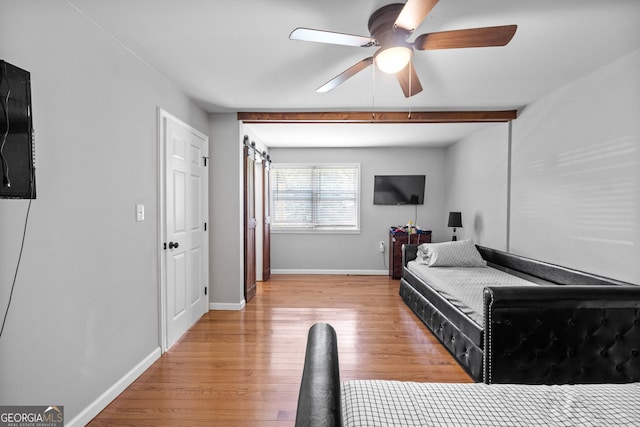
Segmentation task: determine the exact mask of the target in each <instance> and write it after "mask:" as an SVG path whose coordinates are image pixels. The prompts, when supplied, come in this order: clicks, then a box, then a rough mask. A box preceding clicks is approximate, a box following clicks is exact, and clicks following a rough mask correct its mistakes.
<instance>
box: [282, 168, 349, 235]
mask: <svg viewBox="0 0 640 427" xmlns="http://www.w3.org/2000/svg"><path fill="white" fill-rule="evenodd" d="M271 183H272V188H271V195H272V202H273V203H272V205H271V207H272V212H271V227H272V229H273V230H274V231H278V230H281V231H334V230H345V231H347V230H358V228H359V215H360V213H359V201H360V194H359V193H360V165H359V164H304V165H300V164H296V165H292V164H274V165H273V167H272V171H271Z"/></svg>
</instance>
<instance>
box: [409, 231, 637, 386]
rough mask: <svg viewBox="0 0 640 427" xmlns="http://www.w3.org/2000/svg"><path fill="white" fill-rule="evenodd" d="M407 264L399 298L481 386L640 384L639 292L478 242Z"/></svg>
mask: <svg viewBox="0 0 640 427" xmlns="http://www.w3.org/2000/svg"><path fill="white" fill-rule="evenodd" d="M421 247H422V248H426V249H425V250H423V251H421V250H420V249H421ZM429 251H431V255H429ZM421 252H422V254H421ZM434 254H435V255H437V256H436V257H435V259H434V257H433V255H434ZM425 257H427V258H428V259H426V260H425ZM403 264H404V266H405V267H404V269H403V275H402V279H401V280H400V289H399V293H400V296H401V297H402V299H403V300H404V302H405V303H406V304H407V306H408V307H409V308H411V310H412V311H413V312H414V313H415V314H416V316H417V317H418V318H419V319H420V320H421V321H422V322H423V323H424V324H425V325H426V326H427V328H428V329H429V330H431V332H432V333H433V334H434V335H435V336H436V337H437V338H438V339H439V340H440V341H441V342H442V344H443V345H444V346H445V348H447V350H449V352H450V353H451V354H452V356H453V357H454V358H455V359H456V361H457V362H458V363H459V364H460V365H461V366H462V367H463V368H464V369H465V370H466V371H467V373H468V374H469V375H470V376H471V377H472V378H473V379H474V380H475V381H476V382H480V381H483V382H485V383H486V384H495V383H523V384H575V383H604V382H613V383H627V382H637V381H640V357H638V352H639V351H640V286H636V285H633V284H629V283H624V282H620V281H617V280H614V279H610V278H605V277H601V276H597V275H593V274H589V273H585V272H582V271H577V270H574V269H570V268H566V267H561V266H557V265H553V264H549V263H544V262H540V261H536V260H533V259H529V258H525V257H521V256H516V255H513V254H509V253H506V252H502V251H498V250H494V249H490V248H486V247H482V246H476V245H474V244H473V242H471V241H470V240H467V241H459V242H446V243H437V244H430V245H420V246H418V245H404V247H403Z"/></svg>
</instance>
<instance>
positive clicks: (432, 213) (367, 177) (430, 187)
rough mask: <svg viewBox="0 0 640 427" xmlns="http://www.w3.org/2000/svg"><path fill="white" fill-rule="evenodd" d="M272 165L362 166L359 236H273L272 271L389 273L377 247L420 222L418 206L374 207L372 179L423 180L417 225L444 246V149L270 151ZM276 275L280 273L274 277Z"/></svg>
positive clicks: (276, 234)
mask: <svg viewBox="0 0 640 427" xmlns="http://www.w3.org/2000/svg"><path fill="white" fill-rule="evenodd" d="M269 153H270V155H271V159H272V160H273V162H274V163H312V162H318V163H360V168H361V170H360V173H361V176H360V180H361V184H360V190H361V198H360V200H361V207H360V221H361V226H360V228H361V232H360V233H359V234H308V233H307V234H283V233H272V235H271V268H272V270H280V271H281V270H289V271H291V270H294V271H306V272H332V271H333V272H347V271H349V272H362V273H365V272H366V273H380V274H384V273H385V272H386V271H388V270H387V269H388V254H387V253H385V254H384V256H383V255H382V254H380V252H378V242H379V241H380V240H382V241H384V242H385V246H388V239H389V237H388V236H389V227H390V226H392V225H404V224H406V223H407V222H408V221H409V220H411V221H414V220H415V219H416V207H415V206H379V205H374V204H373V177H374V175H403V174H409V175H411V174H425V175H426V177H427V179H426V189H425V203H424V205H419V206H417V224H418V225H419V226H421V227H422V228H425V229H431V230H432V231H433V240H434V241H442V240H446V239H447V236H448V231H447V230H446V219H445V216H444V211H443V209H442V206H443V205H444V182H443V180H444V149H441V148H432V149H414V148H394V149H383V148H369V149H365V148H344V149H335V148H331V149H312V148H307V149H304V148H302V149H284V148H271V150H270V151H269ZM276 272H278V271H276Z"/></svg>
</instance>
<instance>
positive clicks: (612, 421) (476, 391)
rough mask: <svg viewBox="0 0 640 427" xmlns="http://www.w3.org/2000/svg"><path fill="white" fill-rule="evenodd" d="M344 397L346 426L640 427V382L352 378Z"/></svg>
mask: <svg viewBox="0 0 640 427" xmlns="http://www.w3.org/2000/svg"><path fill="white" fill-rule="evenodd" d="M341 397H342V415H343V423H344V425H345V427H347V426H354V427H355V426H366V427H375V426H384V427H391V426H422V427H426V426H455V427H459V426H513V427H516V426H527V427H529V426H637V425H640V383H631V384H586V385H584V384H583V385H515V384H492V385H487V384H439V383H413V382H398V381H375V380H372V381H348V382H345V383H343V384H342V394H341Z"/></svg>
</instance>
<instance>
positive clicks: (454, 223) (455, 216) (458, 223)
mask: <svg viewBox="0 0 640 427" xmlns="http://www.w3.org/2000/svg"><path fill="white" fill-rule="evenodd" d="M447 227H454V228H459V227H462V212H449V224H448V225H447Z"/></svg>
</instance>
